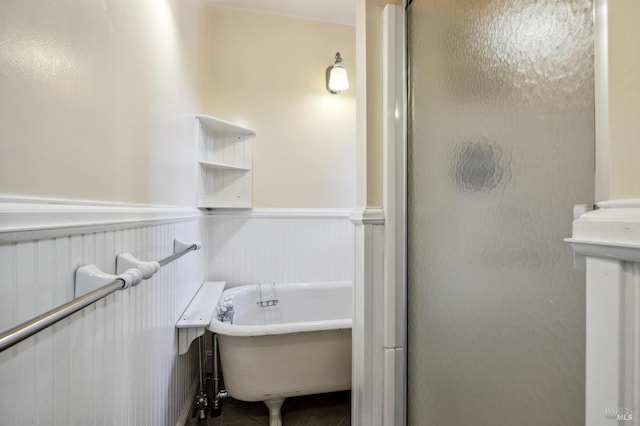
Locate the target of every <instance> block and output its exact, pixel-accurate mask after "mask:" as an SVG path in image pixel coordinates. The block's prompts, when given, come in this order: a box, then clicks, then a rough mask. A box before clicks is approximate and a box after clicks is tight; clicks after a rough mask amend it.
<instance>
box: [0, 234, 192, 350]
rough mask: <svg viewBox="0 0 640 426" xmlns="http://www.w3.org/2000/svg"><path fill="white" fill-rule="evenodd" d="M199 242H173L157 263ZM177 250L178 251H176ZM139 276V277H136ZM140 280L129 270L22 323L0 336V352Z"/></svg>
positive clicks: (137, 272) (169, 258)
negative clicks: (165, 255)
mask: <svg viewBox="0 0 640 426" xmlns="http://www.w3.org/2000/svg"><path fill="white" fill-rule="evenodd" d="M200 247H201V245H200V243H199V242H196V243H193V244H185V243H182V242H181V241H179V240H175V242H174V251H176V253H174V254H172V255H171V256H167V257H165V258H164V259H162V260H159V261H158V263H159V264H160V265H161V266H165V265H166V264H168V263H171V262H173V261H174V260H176V259H178V258H180V257H182V256H184V255H185V254H187V253H189V252H191V251H194V250H198V249H200ZM178 250H179V251H178ZM138 274H139V277H138V276H137V275H138ZM138 278H139V279H142V273H141V272H140V271H138V270H136V269H129V270H128V271H127V272H125V273H124V274H122V275H120V276H118V277H117V278H116V279H114V280H113V281H112V282H110V283H108V284H105V285H104V286H102V287H100V288H97V289H96V290H93V291H91V292H90V293H87V294H85V295H83V296H81V297H78V298H76V299H73V300H72V301H70V302H67V303H65V304H64V305H61V306H58V307H57V308H54V309H52V310H50V311H48V312H45V313H44V314H41V315H38V316H37V317H35V318H32V319H31V320H29V321H26V322H23V323H22V324H19V325H17V326H15V327H13V328H10V329H9V330H7V331H5V332H3V333H2V334H0V352H2V351H4V350H5V349H8V348H10V347H12V346H13V345H15V344H17V343H20V342H21V341H23V340H24V339H26V338H28V337H31V336H33V335H34V334H36V333H38V332H40V331H42V330H44V329H45V328H47V327H49V326H51V325H53V324H55V323H57V322H58V321H61V320H63V319H65V318H66V317H68V316H69V315H72V314H74V313H75V312H78V311H79V310H81V309H83V308H86V307H87V306H89V305H91V304H92V303H94V302H97V301H98V300H100V299H103V298H105V297H107V296H109V295H110V294H112V293H115V292H116V291H118V290H122V289H125V288H128V287H129V286H130V285H131V281H132V280H136V279H138Z"/></svg>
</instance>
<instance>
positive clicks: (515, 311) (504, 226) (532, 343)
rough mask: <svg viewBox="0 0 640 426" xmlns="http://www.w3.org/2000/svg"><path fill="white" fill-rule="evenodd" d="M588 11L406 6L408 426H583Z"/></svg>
mask: <svg viewBox="0 0 640 426" xmlns="http://www.w3.org/2000/svg"><path fill="white" fill-rule="evenodd" d="M592 13H593V11H592V4H591V2H590V1H585V0H576V1H569V0H566V1H562V0H557V1H551V0H547V1H525V0H482V1H480V0H414V1H413V3H412V4H411V5H410V6H409V7H408V8H407V23H408V45H409V86H410V89H411V90H410V95H409V97H410V122H409V129H410V136H409V146H408V186H409V189H408V192H409V193H408V232H407V234H408V289H407V303H408V337H407V339H408V341H407V348H408V424H409V425H414V426H449V425H450V426H500V425H505V426H513V425H518V426H527V425H531V426H541V425H545V426H550V425H558V426H578V425H582V424H584V366H585V364H584V363H585V360H584V346H585V342H584V330H585V318H584V314H585V300H584V294H585V293H584V274H583V273H581V272H577V271H574V270H573V263H572V260H573V259H572V251H571V249H570V247H568V246H567V245H566V244H565V243H564V242H563V238H565V237H567V236H570V235H571V222H572V208H573V205H574V204H582V203H592V202H593V197H594V195H593V191H594V95H593V18H592Z"/></svg>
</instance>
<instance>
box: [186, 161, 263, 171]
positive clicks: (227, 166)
mask: <svg viewBox="0 0 640 426" xmlns="http://www.w3.org/2000/svg"><path fill="white" fill-rule="evenodd" d="M198 163H200V164H202V165H203V166H205V167H210V168H212V169H222V170H238V171H243V172H249V171H251V169H250V168H248V167H243V166H234V165H233V164H225V163H216V162H214V161H198Z"/></svg>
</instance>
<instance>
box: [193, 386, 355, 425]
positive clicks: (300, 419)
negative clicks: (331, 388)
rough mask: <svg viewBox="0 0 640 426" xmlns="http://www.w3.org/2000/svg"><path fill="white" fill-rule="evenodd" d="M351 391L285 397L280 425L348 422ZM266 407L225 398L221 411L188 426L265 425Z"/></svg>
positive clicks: (267, 418) (261, 404)
mask: <svg viewBox="0 0 640 426" xmlns="http://www.w3.org/2000/svg"><path fill="white" fill-rule="evenodd" d="M350 399H351V392H350V391H344V392H334V393H326V394H318V395H307V396H299V397H295V398H287V399H286V400H285V402H284V404H283V405H282V424H283V426H349V425H350V424H351V421H350V417H351V403H350V402H351V401H350ZM268 424H269V410H268V409H267V407H266V405H264V403H263V402H245V401H239V400H237V399H233V398H229V399H227V400H224V401H223V404H222V414H221V415H220V416H219V417H215V418H211V419H208V420H207V421H206V423H197V421H194V422H192V423H189V426H196V425H200V426H266V425H268Z"/></svg>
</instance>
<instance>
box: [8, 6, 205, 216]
mask: <svg viewBox="0 0 640 426" xmlns="http://www.w3.org/2000/svg"><path fill="white" fill-rule="evenodd" d="M202 8H203V6H202V5H201V3H200V2H199V1H198V0H190V1H184V0H137V1H134V2H131V1H126V0H114V1H108V2H103V1H97V0H87V1H76V0H59V1H45V0H43V1H38V2H25V1H22V0H4V1H2V2H0V195H3V196H32V197H47V198H64V199H85V200H102V201H118V202H135V203H152V204H175V205H187V206H193V205H194V204H195V199H196V195H195V189H194V188H193V186H194V185H193V184H194V181H195V178H194V172H193V163H192V162H193V159H194V148H193V145H194V143H193V130H194V124H193V118H192V115H191V114H193V113H195V112H198V111H201V110H202V107H203V106H202V105H201V102H200V100H199V97H198V96H199V95H198V86H199V81H200V79H201V78H203V75H200V74H199V71H200V70H201V69H203V66H202V65H201V64H200V63H199V56H200V52H199V50H200V45H201V40H202V39H203V37H202V36H201V34H200V33H199V32H200V31H201V30H202V29H203V26H202V25H201V24H202V23H203V21H204V16H205V15H204V14H203V9H202Z"/></svg>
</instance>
